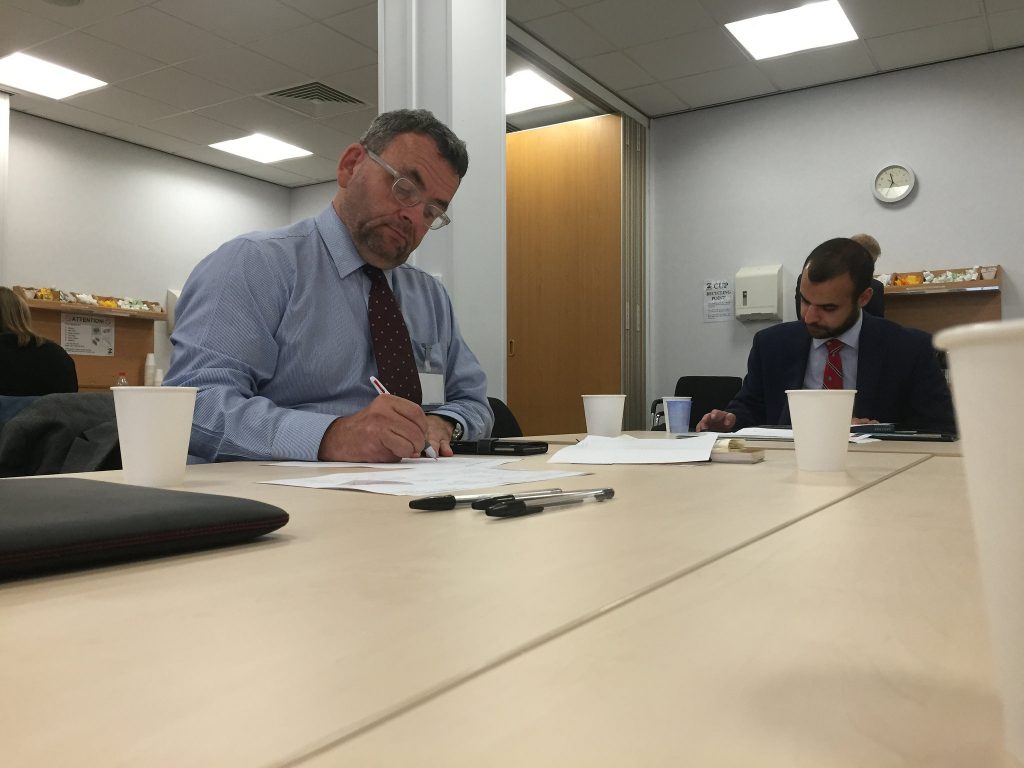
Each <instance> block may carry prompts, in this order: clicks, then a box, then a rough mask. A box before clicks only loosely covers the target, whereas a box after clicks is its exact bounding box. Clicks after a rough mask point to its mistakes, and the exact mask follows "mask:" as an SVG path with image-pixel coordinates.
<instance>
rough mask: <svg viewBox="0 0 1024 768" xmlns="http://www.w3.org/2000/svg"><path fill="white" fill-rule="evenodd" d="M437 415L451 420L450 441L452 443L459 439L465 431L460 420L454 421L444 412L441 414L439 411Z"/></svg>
mask: <svg viewBox="0 0 1024 768" xmlns="http://www.w3.org/2000/svg"><path fill="white" fill-rule="evenodd" d="M437 415H438V416H440V417H441V418H442V419H444V420H445V421H448V422H451V425H452V439H451V441H450V442H453V443H454V442H455V441H456V440H461V439H462V435H463V434H464V433H465V431H466V430H465V428H464V427H463V426H462V422H461V421H456V420H455V419H453V418H452V417H451V416H445V415H444V414H441V413H439V414H437Z"/></svg>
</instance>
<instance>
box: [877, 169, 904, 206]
mask: <svg viewBox="0 0 1024 768" xmlns="http://www.w3.org/2000/svg"><path fill="white" fill-rule="evenodd" d="M913 188H914V172H913V171H912V170H910V169H909V168H907V167H906V166H905V165H889V166H886V167H885V168H883V169H882V170H881V171H879V172H878V175H877V176H875V189H874V193H875V197H876V198H878V199H879V200H881V201H882V202H883V203H895V202H896V201H897V200H902V199H903V198H905V197H906V196H907V195H909V194H910V192H911V190H912V189H913Z"/></svg>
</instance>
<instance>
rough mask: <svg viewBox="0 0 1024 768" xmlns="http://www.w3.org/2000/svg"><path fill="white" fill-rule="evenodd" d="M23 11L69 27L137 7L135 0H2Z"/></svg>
mask: <svg viewBox="0 0 1024 768" xmlns="http://www.w3.org/2000/svg"><path fill="white" fill-rule="evenodd" d="M4 2H5V3H6V4H8V5H14V6H17V7H19V8H21V9H22V10H23V11H28V12H30V13H34V14H36V15H37V16H44V17H46V18H47V19H50V20H51V21H56V22H57V23H58V24H63V25H64V26H66V27H70V28H71V29H79V28H80V27H85V26H88V25H90V24H95V23H96V22H97V21H100V20H101V19H105V18H107V17H108V16H115V15H117V14H119V13H124V12H125V11H131V10H134V9H135V8H138V7H139V4H138V2H136V0H89V1H88V2H84V3H80V4H78V5H69V6H63V5H52V4H51V3H47V2H45V0H4Z"/></svg>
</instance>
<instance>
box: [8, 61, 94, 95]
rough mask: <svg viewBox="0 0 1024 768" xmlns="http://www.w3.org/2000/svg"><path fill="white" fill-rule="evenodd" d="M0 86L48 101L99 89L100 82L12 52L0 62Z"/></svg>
mask: <svg viewBox="0 0 1024 768" xmlns="http://www.w3.org/2000/svg"><path fill="white" fill-rule="evenodd" d="M0 84H2V85H9V86H11V87H12V88H16V89H18V90H19V91H29V92H30V93H38V94H39V95H40V96H48V97H49V98H51V99H66V98H67V97H68V96H74V95H75V94H76V93H81V92H82V91H91V90H92V89H93V88H102V87H103V86H104V85H106V83H105V82H103V81H102V80H97V79H96V78H95V77H89V76H88V75H83V74H82V73H81V72H75V71H74V70H73V69H68V68H67V67H62V66H59V65H57V64H51V63H50V62H48V61H43V60H42V59H37V58H36V57H35V56H29V55H28V54H26V53H12V54H11V55H10V56H5V57H4V58H2V59H0Z"/></svg>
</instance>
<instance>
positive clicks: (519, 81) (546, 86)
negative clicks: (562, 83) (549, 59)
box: [505, 69, 572, 115]
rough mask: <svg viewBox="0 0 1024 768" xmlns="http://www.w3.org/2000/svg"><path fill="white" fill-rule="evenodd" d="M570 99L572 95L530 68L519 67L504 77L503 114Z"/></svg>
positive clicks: (560, 102)
mask: <svg viewBox="0 0 1024 768" xmlns="http://www.w3.org/2000/svg"><path fill="white" fill-rule="evenodd" d="M566 101H572V96H570V95H569V94H568V93H566V92H565V91H563V90H562V89H561V88H557V87H556V86H554V85H552V84H551V83H549V82H548V81H547V80H545V79H544V78H543V77H541V76H540V75H538V74H537V73H536V72H534V71H533V70H532V69H521V70H519V71H518V72H513V73H512V74H511V75H509V76H508V77H506V78H505V114H506V115H514V114H515V113H516V112H525V111H526V110H528V109H536V108H537V107H547V106H550V105H552V104H562V103H564V102H566Z"/></svg>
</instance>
